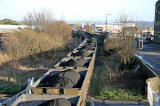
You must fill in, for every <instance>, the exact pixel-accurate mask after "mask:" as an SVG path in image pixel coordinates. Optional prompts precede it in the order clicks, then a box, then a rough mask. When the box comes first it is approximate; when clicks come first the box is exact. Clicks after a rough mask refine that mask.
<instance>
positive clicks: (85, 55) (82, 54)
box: [72, 49, 93, 57]
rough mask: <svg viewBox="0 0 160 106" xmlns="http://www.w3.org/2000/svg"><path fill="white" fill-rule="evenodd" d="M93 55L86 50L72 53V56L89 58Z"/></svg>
mask: <svg viewBox="0 0 160 106" xmlns="http://www.w3.org/2000/svg"><path fill="white" fill-rule="evenodd" d="M92 55H93V53H90V52H88V51H86V50H85V49H84V50H80V51H78V52H76V53H72V56H84V57H88V56H92Z"/></svg>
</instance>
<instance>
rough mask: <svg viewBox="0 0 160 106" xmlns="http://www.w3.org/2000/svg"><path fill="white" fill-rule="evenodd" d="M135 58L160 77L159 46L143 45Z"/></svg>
mask: <svg viewBox="0 0 160 106" xmlns="http://www.w3.org/2000/svg"><path fill="white" fill-rule="evenodd" d="M137 57H138V58H139V59H141V60H142V61H143V62H144V63H146V64H147V65H148V66H149V67H150V68H151V69H152V70H153V72H154V74H156V75H157V76H158V77H160V44H150V43H149V44H144V47H143V49H141V50H140V52H139V54H137Z"/></svg>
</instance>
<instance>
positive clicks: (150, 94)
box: [147, 82, 160, 106]
mask: <svg viewBox="0 0 160 106" xmlns="http://www.w3.org/2000/svg"><path fill="white" fill-rule="evenodd" d="M147 86H148V88H147V98H148V101H149V104H150V106H160V96H158V95H157V94H156V93H155V92H154V91H153V90H152V88H151V85H150V82H148V83H147Z"/></svg>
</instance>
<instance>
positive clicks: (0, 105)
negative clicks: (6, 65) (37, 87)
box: [0, 77, 34, 106]
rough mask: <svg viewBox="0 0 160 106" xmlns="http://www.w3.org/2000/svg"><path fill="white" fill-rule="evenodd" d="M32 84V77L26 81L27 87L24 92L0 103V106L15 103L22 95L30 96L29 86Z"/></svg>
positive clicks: (8, 105)
mask: <svg viewBox="0 0 160 106" xmlns="http://www.w3.org/2000/svg"><path fill="white" fill-rule="evenodd" d="M33 82H34V78H33V77H32V78H31V79H28V86H27V87H26V89H25V90H23V91H21V92H19V93H18V94H16V95H15V96H13V97H11V98H9V99H8V100H6V101H4V102H3V103H0V106H10V105H11V104H12V103H13V102H15V101H16V100H17V99H18V98H19V97H20V96H21V95H23V94H31V91H30V89H29V88H30V86H32V85H33Z"/></svg>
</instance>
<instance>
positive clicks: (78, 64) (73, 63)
mask: <svg viewBox="0 0 160 106" xmlns="http://www.w3.org/2000/svg"><path fill="white" fill-rule="evenodd" d="M88 65H89V60H86V59H84V58H80V59H70V60H68V61H65V62H62V63H60V66H76V67H87V66H88Z"/></svg>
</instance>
